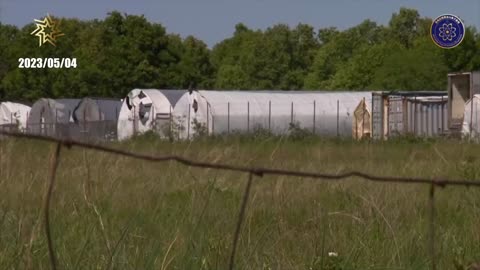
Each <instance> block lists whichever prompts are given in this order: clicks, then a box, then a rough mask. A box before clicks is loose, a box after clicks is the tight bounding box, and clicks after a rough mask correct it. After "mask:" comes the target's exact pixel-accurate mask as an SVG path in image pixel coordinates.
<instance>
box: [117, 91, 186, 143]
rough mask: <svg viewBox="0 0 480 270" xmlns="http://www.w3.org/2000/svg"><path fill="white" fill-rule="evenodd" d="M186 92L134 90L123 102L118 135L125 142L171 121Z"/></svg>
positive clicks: (159, 129)
mask: <svg viewBox="0 0 480 270" xmlns="http://www.w3.org/2000/svg"><path fill="white" fill-rule="evenodd" d="M185 92H186V91H184V90H157V89H134V90H132V91H130V93H128V95H127V97H125V99H124V100H123V103H122V107H121V109H120V113H119V116H118V123H117V134H118V139H119V140H125V139H128V138H130V137H132V136H133V135H135V134H142V133H144V132H146V131H149V130H152V129H153V128H154V127H155V126H157V127H158V131H161V128H162V126H164V125H166V124H168V123H169V121H170V114H171V112H172V111H173V106H174V105H175V103H176V102H177V100H178V99H179V98H180V97H181V96H182V95H183V94H184V93H185Z"/></svg>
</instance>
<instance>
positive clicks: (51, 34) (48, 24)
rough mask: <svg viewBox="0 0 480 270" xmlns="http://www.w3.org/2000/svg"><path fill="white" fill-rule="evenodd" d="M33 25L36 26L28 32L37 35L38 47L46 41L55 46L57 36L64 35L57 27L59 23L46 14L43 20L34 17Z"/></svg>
mask: <svg viewBox="0 0 480 270" xmlns="http://www.w3.org/2000/svg"><path fill="white" fill-rule="evenodd" d="M35 25H36V26H37V28H36V29H35V31H33V32H32V33H30V34H31V35H35V36H37V37H38V46H39V47H41V46H42V45H43V44H45V43H47V42H48V43H50V44H52V45H53V46H56V45H55V42H56V41H57V38H58V37H61V36H64V35H65V34H63V33H62V32H61V31H60V30H59V29H58V26H59V23H58V22H56V21H55V20H53V19H52V18H51V17H50V15H48V14H47V17H45V18H44V19H43V20H37V19H35Z"/></svg>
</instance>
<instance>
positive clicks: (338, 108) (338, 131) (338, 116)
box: [337, 99, 340, 137]
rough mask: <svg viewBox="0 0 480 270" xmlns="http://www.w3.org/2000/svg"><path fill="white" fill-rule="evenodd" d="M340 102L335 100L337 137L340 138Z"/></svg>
mask: <svg viewBox="0 0 480 270" xmlns="http://www.w3.org/2000/svg"><path fill="white" fill-rule="evenodd" d="M339 125H340V100H338V99H337V137H338V136H340V129H339V128H340V126H339Z"/></svg>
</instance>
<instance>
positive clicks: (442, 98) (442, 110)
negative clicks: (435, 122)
mask: <svg viewBox="0 0 480 270" xmlns="http://www.w3.org/2000/svg"><path fill="white" fill-rule="evenodd" d="M441 104H442V105H441V107H440V108H442V110H441V111H440V113H441V114H442V133H443V132H444V127H443V121H444V119H443V118H444V116H443V110H444V108H443V107H444V106H445V104H443V95H442V103H441Z"/></svg>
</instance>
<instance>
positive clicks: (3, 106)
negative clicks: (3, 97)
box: [0, 101, 31, 131]
mask: <svg viewBox="0 0 480 270" xmlns="http://www.w3.org/2000/svg"><path fill="white" fill-rule="evenodd" d="M30 109H31V108H30V107H29V106H27V105H24V104H20V103H14V102H7V101H6V102H1V103H0V128H2V129H3V128H6V127H7V126H9V127H14V129H16V130H20V131H23V130H25V129H26V128H27V119H28V114H29V113H30Z"/></svg>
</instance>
